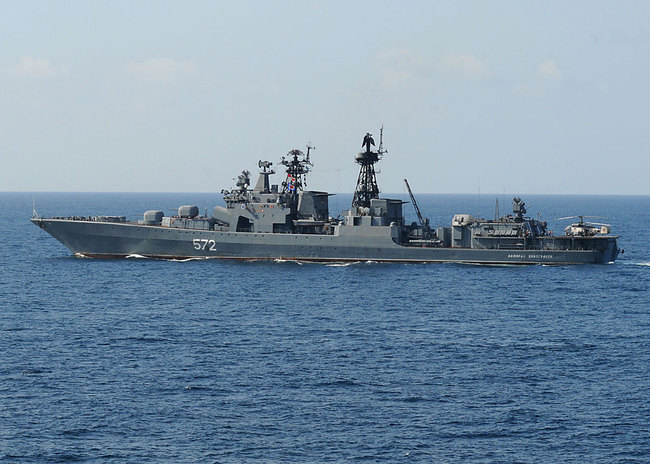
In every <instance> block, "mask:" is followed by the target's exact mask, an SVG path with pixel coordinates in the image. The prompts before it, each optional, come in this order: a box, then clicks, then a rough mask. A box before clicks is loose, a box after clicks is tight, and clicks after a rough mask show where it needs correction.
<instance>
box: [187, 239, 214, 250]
mask: <svg viewBox="0 0 650 464" xmlns="http://www.w3.org/2000/svg"><path fill="white" fill-rule="evenodd" d="M192 245H194V249H195V250H206V249H207V250H208V251H217V244H216V242H215V241H214V240H212V239H210V240H208V239H207V238H195V239H193V240H192Z"/></svg>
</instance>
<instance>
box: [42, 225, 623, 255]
mask: <svg viewBox="0 0 650 464" xmlns="http://www.w3.org/2000/svg"><path fill="white" fill-rule="evenodd" d="M33 222H34V223H35V224H36V225H38V226H39V227H40V228H42V229H43V230H45V231H46V232H48V233H49V234H51V235H52V236H53V237H54V238H56V239H57V240H59V241H60V242H61V243H62V244H63V245H65V246H66V247H67V248H68V249H70V250H71V251H72V252H73V253H75V254H77V255H81V256H85V257H92V258H128V257H144V258H153V259H166V260H170V259H175V260H188V259H229V260H239V261H258V260H267V261H274V260H286V261H304V262H321V263H351V262H365V261H373V262H386V263H466V264H487V265H513V264H553V265H565V264H604V263H608V262H611V261H614V260H615V259H616V255H617V253H618V250H617V248H616V239H615V238H614V237H602V238H599V239H598V241H594V242H593V243H594V249H587V250H585V249H582V250H567V249H562V248H557V249H550V248H547V249H543V250H521V249H518V250H503V249H469V248H420V247H409V246H401V245H398V244H396V243H394V242H393V240H392V238H391V237H390V236H375V237H367V236H364V237H355V236H335V235H325V236H322V235H297V234H256V233H237V232H224V231H209V230H205V231H204V230H187V229H171V228H166V227H156V226H141V225H137V224H114V223H101V222H91V221H73V220H60V219H34V220H33ZM550 245H551V243H549V246H550Z"/></svg>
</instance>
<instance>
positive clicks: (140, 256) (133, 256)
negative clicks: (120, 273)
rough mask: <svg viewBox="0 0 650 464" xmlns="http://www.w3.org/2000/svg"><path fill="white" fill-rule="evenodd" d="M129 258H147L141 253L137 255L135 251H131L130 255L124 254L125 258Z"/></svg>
mask: <svg viewBox="0 0 650 464" xmlns="http://www.w3.org/2000/svg"><path fill="white" fill-rule="evenodd" d="M129 258H137V259H147V257H146V256H142V255H139V254H137V253H132V254H130V255H126V259H129Z"/></svg>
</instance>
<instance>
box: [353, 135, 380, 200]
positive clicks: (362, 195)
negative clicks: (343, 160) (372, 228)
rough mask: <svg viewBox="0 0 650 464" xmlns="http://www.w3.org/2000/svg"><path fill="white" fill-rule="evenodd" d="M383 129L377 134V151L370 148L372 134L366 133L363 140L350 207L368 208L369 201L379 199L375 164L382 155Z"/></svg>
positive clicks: (358, 156) (357, 157)
mask: <svg viewBox="0 0 650 464" xmlns="http://www.w3.org/2000/svg"><path fill="white" fill-rule="evenodd" d="M383 139H384V127H383V126H382V127H381V129H380V132H379V149H378V150H377V151H372V150H371V149H370V147H371V146H373V147H374V146H375V140H374V139H373V138H372V134H371V133H370V132H367V133H366V135H365V137H364V138H363V143H362V144H361V146H362V147H364V148H365V151H362V152H360V153H359V154H358V155H357V156H356V158H355V161H356V162H357V163H358V164H359V165H361V169H360V170H359V178H358V179H357V187H356V188H355V190H354V197H353V199H352V206H353V207H354V206H361V207H369V206H370V200H372V199H373V198H379V186H378V185H377V176H376V175H375V163H376V162H378V161H379V160H380V159H381V158H382V156H383V155H384V153H385V151H384V141H383Z"/></svg>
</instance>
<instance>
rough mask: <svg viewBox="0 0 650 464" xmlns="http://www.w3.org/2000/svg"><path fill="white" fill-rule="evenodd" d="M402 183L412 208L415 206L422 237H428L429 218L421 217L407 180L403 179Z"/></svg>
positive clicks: (429, 233)
mask: <svg viewBox="0 0 650 464" xmlns="http://www.w3.org/2000/svg"><path fill="white" fill-rule="evenodd" d="M404 183H405V184H406V190H408V192H409V196H410V197H411V203H413V208H415V214H416V215H417V217H418V221H419V222H420V227H422V237H428V236H430V235H431V228H430V227H429V219H427V218H423V217H422V213H421V212H420V208H419V206H418V203H417V201H415V196H414V195H413V192H412V191H411V186H410V185H409V181H408V180H406V179H404Z"/></svg>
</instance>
